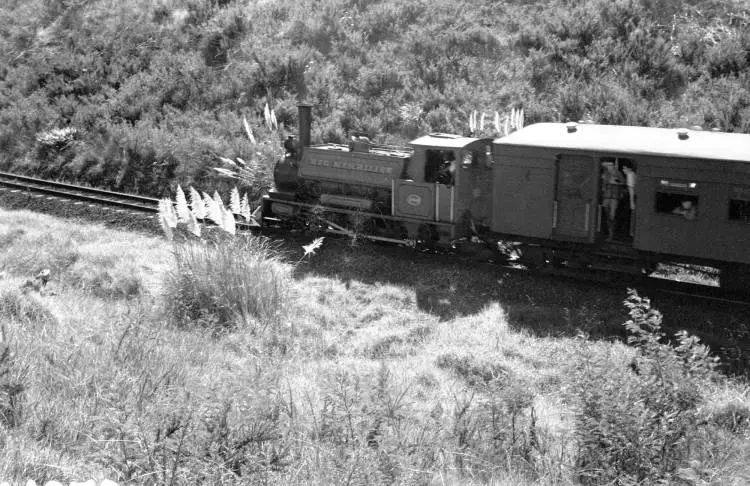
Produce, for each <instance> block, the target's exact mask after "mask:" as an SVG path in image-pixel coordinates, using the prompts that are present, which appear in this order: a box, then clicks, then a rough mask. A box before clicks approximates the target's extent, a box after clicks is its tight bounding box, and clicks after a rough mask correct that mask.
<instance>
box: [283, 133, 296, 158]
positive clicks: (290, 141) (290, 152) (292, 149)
mask: <svg viewBox="0 0 750 486" xmlns="http://www.w3.org/2000/svg"><path fill="white" fill-rule="evenodd" d="M284 150H286V156H287V157H289V158H294V157H296V156H297V147H296V146H295V145H294V137H292V136H291V135H290V136H288V137H287V138H286V140H284Z"/></svg>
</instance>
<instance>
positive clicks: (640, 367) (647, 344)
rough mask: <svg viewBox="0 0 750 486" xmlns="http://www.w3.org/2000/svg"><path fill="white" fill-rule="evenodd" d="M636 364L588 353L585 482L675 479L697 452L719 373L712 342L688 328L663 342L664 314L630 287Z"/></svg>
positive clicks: (583, 380)
mask: <svg viewBox="0 0 750 486" xmlns="http://www.w3.org/2000/svg"><path fill="white" fill-rule="evenodd" d="M625 305H626V307H628V309H629V310H630V317H631V320H629V321H628V322H627V323H625V327H626V328H627V329H628V331H629V332H630V333H631V334H632V335H631V337H629V338H628V341H629V342H630V343H631V344H633V345H634V346H635V347H636V356H635V358H634V359H633V361H632V362H631V364H630V367H622V368H613V367H612V365H611V363H610V362H609V361H608V360H607V359H606V357H599V358H596V359H590V358H584V360H583V363H582V366H581V367H580V371H579V376H578V377H577V380H576V383H577V385H576V386H577V389H576V395H577V399H578V402H579V406H578V411H577V414H576V433H577V439H578V452H577V460H576V467H577V475H578V479H579V480H580V481H581V482H582V483H583V484H603V483H615V484H621V483H623V482H632V483H640V482H643V481H645V480H648V481H656V480H665V481H668V480H669V479H670V478H671V477H672V475H673V474H674V473H675V472H676V471H677V470H678V468H679V467H681V466H684V465H686V464H687V462H688V460H689V459H690V453H691V446H692V445H693V444H694V443H695V442H696V441H697V440H699V437H701V435H700V429H701V426H702V422H701V420H699V414H698V406H699V405H700V403H701V400H702V396H703V393H701V385H702V383H704V381H705V380H707V379H711V378H713V377H714V376H715V375H714V373H715V371H714V368H715V366H716V362H715V360H714V359H713V358H711V357H710V356H709V353H708V348H706V347H705V346H703V345H701V344H700V343H699V342H698V339H697V338H695V337H691V336H688V335H687V333H685V332H680V333H678V334H677V336H676V337H677V340H678V345H677V346H676V347H672V346H671V345H670V344H668V343H663V342H662V339H663V337H664V334H663V333H662V332H661V321H662V316H661V313H659V312H658V311H656V310H654V309H651V306H650V302H649V300H648V299H645V298H641V297H640V296H638V294H637V293H635V291H630V294H629V296H628V299H627V301H626V302H625Z"/></svg>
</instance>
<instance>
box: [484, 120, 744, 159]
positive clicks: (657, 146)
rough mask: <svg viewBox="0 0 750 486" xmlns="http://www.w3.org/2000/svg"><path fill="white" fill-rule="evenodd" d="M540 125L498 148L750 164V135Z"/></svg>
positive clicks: (503, 140) (501, 140) (512, 136)
mask: <svg viewBox="0 0 750 486" xmlns="http://www.w3.org/2000/svg"><path fill="white" fill-rule="evenodd" d="M570 125H571V124H566V123H536V124H534V125H529V126H527V127H525V128H523V129H521V130H519V131H517V132H514V133H511V134H510V135H508V136H506V137H502V138H498V139H495V144H498V145H518V146H526V147H548V148H559V149H568V150H588V151H593V152H600V153H613V154H614V153H618V154H632V155H657V156H658V155H660V156H664V157H684V158H691V159H713V160H732V161H738V162H750V135H746V134H741V133H724V132H712V131H700V130H685V132H686V134H687V138H684V139H683V138H681V137H680V136H679V135H678V129H674V128H651V127H631V126H622V125H592V124H575V131H569V129H568V127H569V126H570Z"/></svg>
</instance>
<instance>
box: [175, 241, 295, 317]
mask: <svg viewBox="0 0 750 486" xmlns="http://www.w3.org/2000/svg"><path fill="white" fill-rule="evenodd" d="M174 258H175V266H174V268H173V269H172V271H171V272H170V273H169V275H168V278H167V282H166V292H165V299H166V309H167V313H168V315H169V317H171V318H172V319H173V321H174V322H175V323H177V324H178V325H190V324H192V323H194V324H198V325H200V326H205V327H209V328H210V329H212V330H213V331H215V332H220V331H223V330H230V329H234V328H236V327H237V326H239V325H248V326H250V327H251V328H252V329H254V330H255V331H257V332H262V331H263V330H264V329H265V328H266V327H267V326H269V325H274V324H278V323H279V322H280V319H281V315H282V314H283V308H284V305H285V303H286V298H287V292H288V285H289V279H290V267H288V266H287V265H285V264H284V263H282V262H281V260H280V258H279V256H278V255H277V254H276V253H275V251H274V250H273V249H272V247H271V245H270V243H269V240H268V239H265V238H262V237H256V236H245V235H243V236H237V237H222V236H216V237H215V238H213V239H211V240H208V241H196V240H192V239H190V240H186V241H182V242H177V243H175V246H174Z"/></svg>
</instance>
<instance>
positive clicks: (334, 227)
mask: <svg viewBox="0 0 750 486" xmlns="http://www.w3.org/2000/svg"><path fill="white" fill-rule="evenodd" d="M320 220H321V221H323V222H324V223H326V224H328V225H330V226H331V228H328V229H327V230H326V231H327V232H328V233H333V234H335V235H344V236H348V237H350V238H367V239H368V240H372V241H383V242H385V243H396V244H399V245H406V246H410V247H414V246H416V245H417V243H416V242H415V241H413V240H399V239H397V238H388V237H385V236H375V235H368V234H365V233H355V232H354V231H352V230H349V229H346V228H344V227H343V226H340V225H338V224H336V223H334V222H333V221H329V220H327V219H325V218H320Z"/></svg>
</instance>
